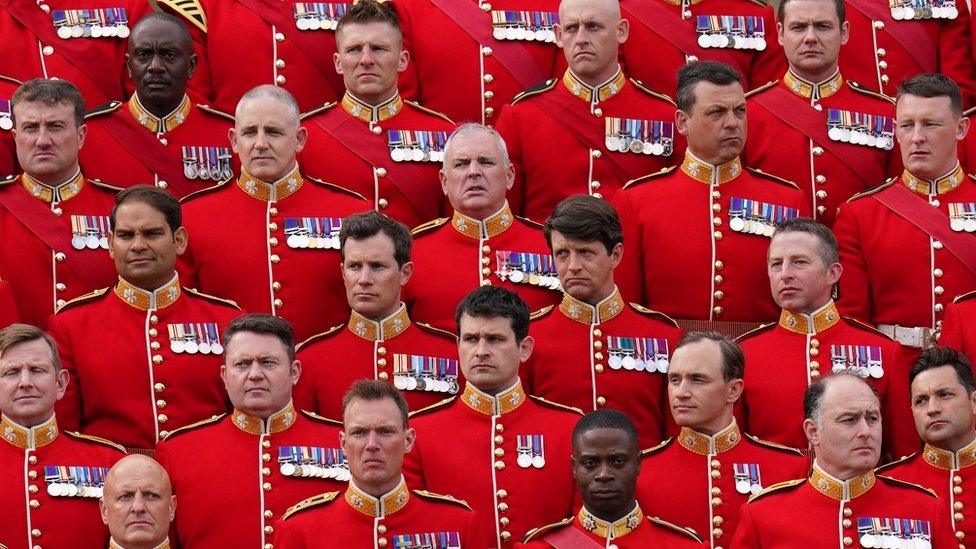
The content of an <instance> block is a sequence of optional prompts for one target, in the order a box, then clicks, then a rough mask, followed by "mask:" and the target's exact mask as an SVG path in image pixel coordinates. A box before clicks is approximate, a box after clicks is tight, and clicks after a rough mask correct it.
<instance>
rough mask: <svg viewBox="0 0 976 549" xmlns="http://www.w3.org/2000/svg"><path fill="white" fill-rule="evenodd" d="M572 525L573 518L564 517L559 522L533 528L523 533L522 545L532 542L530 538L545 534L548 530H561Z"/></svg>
mask: <svg viewBox="0 0 976 549" xmlns="http://www.w3.org/2000/svg"><path fill="white" fill-rule="evenodd" d="M572 523H573V517H566V518H564V519H563V520H561V521H559V522H554V523H552V524H547V525H545V526H540V527H538V528H533V529H531V530H529V531H528V532H526V533H525V537H524V538H523V539H522V541H523V542H524V543H528V542H530V541H532V538H534V537H536V536H538V535H539V534H545V533H546V532H548V531H550V530H555V529H556V528H561V527H563V526H569V525H570V524H572Z"/></svg>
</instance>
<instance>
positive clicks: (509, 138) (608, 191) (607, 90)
mask: <svg viewBox="0 0 976 549" xmlns="http://www.w3.org/2000/svg"><path fill="white" fill-rule="evenodd" d="M674 111H675V106H674V101H672V100H671V98H670V97H668V96H666V95H661V94H659V93H655V92H653V91H651V90H650V89H648V88H645V87H644V86H643V85H642V84H641V83H640V82H638V81H636V80H630V81H628V80H627V78H626V77H625V76H624V72H623V71H621V70H618V71H617V73H616V74H615V75H614V76H613V77H611V78H610V79H609V80H607V81H606V82H604V83H603V84H600V85H599V86H590V85H588V84H586V83H585V82H583V81H582V80H580V79H579V78H577V77H576V76H575V75H574V74H573V72H572V71H571V70H569V69H567V70H566V72H565V73H564V74H563V78H562V81H561V82H560V81H557V80H549V81H547V82H546V83H545V84H544V85H543V86H541V87H538V88H535V89H533V90H530V91H527V92H525V93H523V94H521V95H519V96H518V97H516V98H515V101H513V103H512V104H511V105H506V106H505V108H504V109H503V110H502V115H501V117H500V118H499V119H498V132H499V133H500V134H501V135H502V137H504V138H505V143H506V145H507V146H508V154H509V155H510V156H511V159H512V163H513V164H515V174H516V177H515V186H514V187H513V191H512V192H511V193H510V194H511V195H512V203H513V204H514V205H515V211H516V213H518V214H519V215H524V216H525V217H528V218H530V219H532V220H533V221H537V222H540V223H542V222H545V220H546V218H547V217H549V214H551V213H552V210H553V208H555V207H556V204H558V203H559V202H560V201H561V200H562V199H564V198H566V197H567V196H571V195H574V194H590V195H593V196H596V197H602V198H606V199H607V200H610V199H611V198H613V195H614V194H615V193H616V192H617V191H618V190H620V189H621V188H622V187H623V186H624V184H625V183H626V182H628V181H630V180H631V179H634V178H637V177H640V176H642V175H646V174H649V173H653V172H657V171H660V170H661V169H663V168H665V167H667V166H672V165H674V164H677V163H678V162H679V159H680V158H682V156H683V155H684V150H685V138H684V137H683V136H682V135H680V134H679V133H678V132H677V131H676V130H675V129H674ZM652 145H656V147H654V146H652ZM629 146H633V147H634V149H629V148H628V147H629ZM639 147H644V148H646V149H647V154H645V153H644V152H643V149H642V148H639ZM620 149H624V152H621V151H620ZM553 151H559V153H558V154H553ZM634 151H636V152H634ZM654 153H658V154H654Z"/></svg>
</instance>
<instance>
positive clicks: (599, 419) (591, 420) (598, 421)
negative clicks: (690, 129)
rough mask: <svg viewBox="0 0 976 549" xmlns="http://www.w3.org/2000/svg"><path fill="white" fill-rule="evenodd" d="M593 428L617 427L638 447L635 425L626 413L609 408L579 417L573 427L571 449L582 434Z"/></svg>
mask: <svg viewBox="0 0 976 549" xmlns="http://www.w3.org/2000/svg"><path fill="white" fill-rule="evenodd" d="M594 429H617V430H620V431H623V432H624V433H626V434H627V440H629V441H630V443H631V445H632V446H635V447H638V446H639V442H638V438H637V427H636V426H635V425H634V422H633V420H631V419H630V417H628V416H627V414H625V413H623V412H621V411H619V410H614V409H611V408H603V409H600V410H594V411H592V412H589V413H588V414H586V415H585V416H583V417H581V418H580V419H579V421H577V422H576V426H575V427H573V451H574V452H575V451H576V448H577V447H578V446H579V443H580V439H582V438H583V435H585V434H586V433H588V432H590V431H592V430H594Z"/></svg>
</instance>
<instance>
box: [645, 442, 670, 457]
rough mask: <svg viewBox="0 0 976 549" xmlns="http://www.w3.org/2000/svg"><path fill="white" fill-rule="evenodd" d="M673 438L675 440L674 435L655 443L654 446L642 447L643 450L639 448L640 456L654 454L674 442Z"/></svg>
mask: <svg viewBox="0 0 976 549" xmlns="http://www.w3.org/2000/svg"><path fill="white" fill-rule="evenodd" d="M675 440H676V439H675V437H670V438H666V439H664V440H662V441H661V442H659V443H657V445H656V446H651V447H650V448H644V449H643V450H641V457H642V458H645V457H647V456H650V455H653V454H656V453H658V452H660V451H661V450H664V449H665V448H667V447H668V446H670V445H671V443H672V442H674V441H675Z"/></svg>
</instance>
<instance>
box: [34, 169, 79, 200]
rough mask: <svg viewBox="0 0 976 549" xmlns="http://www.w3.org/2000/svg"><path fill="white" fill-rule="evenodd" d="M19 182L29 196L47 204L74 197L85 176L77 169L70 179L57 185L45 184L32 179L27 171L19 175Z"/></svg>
mask: <svg viewBox="0 0 976 549" xmlns="http://www.w3.org/2000/svg"><path fill="white" fill-rule="evenodd" d="M20 184H21V185H23V187H24V189H26V190H27V192H29V193H30V194H31V196H33V197H35V198H37V199H39V200H43V201H44V202H47V203H48V204H58V203H60V202H64V201H66V200H69V199H71V198H74V197H75V196H76V195H77V194H78V193H80V192H81V189H83V188H84V187H85V178H84V177H83V176H82V175H81V170H80V169H79V170H78V171H77V172H76V173H75V174H74V175H73V176H71V178H70V179H68V180H67V181H65V182H64V183H60V184H58V185H54V186H51V185H47V184H44V183H41V182H40V181H38V180H36V179H34V178H33V177H31V176H30V174H28V173H26V172H25V173H22V174H21V175H20Z"/></svg>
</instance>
